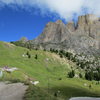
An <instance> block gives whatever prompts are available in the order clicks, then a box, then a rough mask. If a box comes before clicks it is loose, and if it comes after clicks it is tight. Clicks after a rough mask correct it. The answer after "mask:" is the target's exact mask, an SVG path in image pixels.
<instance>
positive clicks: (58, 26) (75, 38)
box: [31, 14, 100, 54]
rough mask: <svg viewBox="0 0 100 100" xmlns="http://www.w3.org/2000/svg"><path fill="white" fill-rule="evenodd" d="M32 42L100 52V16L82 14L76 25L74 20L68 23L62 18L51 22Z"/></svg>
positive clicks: (53, 46) (47, 46)
mask: <svg viewBox="0 0 100 100" xmlns="http://www.w3.org/2000/svg"><path fill="white" fill-rule="evenodd" d="M31 43H33V44H34V45H35V46H37V47H39V46H42V47H43V48H45V49H50V48H54V49H64V50H68V49H72V50H74V51H75V52H78V53H79V52H80V53H90V54H98V53H99V54H100V21H99V18H98V17H96V16H95V15H92V14H90V15H84V16H80V17H79V18H78V23H77V26H76V27H75V25H74V22H69V23H68V24H66V25H65V24H64V23H63V22H62V21H61V20H58V21H56V22H55V23H53V22H49V23H48V24H47V25H46V27H45V29H44V31H43V33H42V34H41V35H40V36H39V37H37V38H36V39H35V40H32V41H31ZM36 44H38V45H36Z"/></svg>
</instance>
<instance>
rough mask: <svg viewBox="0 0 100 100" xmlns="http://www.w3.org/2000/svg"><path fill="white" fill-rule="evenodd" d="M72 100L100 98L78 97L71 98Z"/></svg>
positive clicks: (99, 99) (98, 99)
mask: <svg viewBox="0 0 100 100" xmlns="http://www.w3.org/2000/svg"><path fill="white" fill-rule="evenodd" d="M70 100H100V98H91V97H77V98H71V99H70Z"/></svg>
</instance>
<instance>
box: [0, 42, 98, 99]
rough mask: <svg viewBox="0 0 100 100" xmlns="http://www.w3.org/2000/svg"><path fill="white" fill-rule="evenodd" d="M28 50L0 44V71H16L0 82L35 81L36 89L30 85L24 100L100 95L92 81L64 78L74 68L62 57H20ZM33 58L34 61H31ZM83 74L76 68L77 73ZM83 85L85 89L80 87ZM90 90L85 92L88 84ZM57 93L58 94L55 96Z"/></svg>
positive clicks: (35, 52)
mask: <svg viewBox="0 0 100 100" xmlns="http://www.w3.org/2000/svg"><path fill="white" fill-rule="evenodd" d="M27 51H29V50H28V49H26V48H22V47H18V46H15V45H13V44H10V43H6V42H0V68H2V67H4V66H9V67H17V68H18V69H19V70H18V71H14V72H12V73H7V72H4V73H3V77H2V78H0V80H1V81H6V80H11V81H16V80H20V81H29V79H31V80H33V81H35V80H36V81H39V82H40V83H39V84H38V85H37V86H32V85H30V87H29V89H28V90H27V93H26V96H25V99H26V100H53V99H54V100H65V99H66V100H67V99H69V98H70V97H77V96H98V97H99V96H100V85H96V82H95V81H92V82H89V81H86V80H84V79H79V78H73V79H69V78H67V73H68V72H69V71H70V70H71V67H73V68H74V69H76V68H77V66H76V65H75V64H74V63H72V62H69V61H68V60H67V59H65V58H60V57H59V56H58V55H56V54H53V53H50V52H47V51H41V50H32V51H29V53H30V54H31V58H28V57H23V55H25V54H26V53H27ZM35 55H37V59H35ZM79 72H81V73H83V71H81V69H78V71H77V73H79ZM60 79H61V80H60ZM84 84H87V86H84ZM90 84H91V85H92V88H91V89H89V85H90ZM57 91H60V93H58V94H57V95H55V93H57Z"/></svg>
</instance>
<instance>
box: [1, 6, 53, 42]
mask: <svg viewBox="0 0 100 100" xmlns="http://www.w3.org/2000/svg"><path fill="white" fill-rule="evenodd" d="M34 10H35V9H33V10H32V11H33V12H32V13H30V12H29V11H25V10H23V9H20V10H13V9H11V8H9V7H4V8H3V9H1V10H0V41H16V40H19V39H20V38H21V37H27V38H28V39H33V38H35V37H37V36H38V35H39V34H40V33H42V31H43V29H44V27H45V25H46V24H47V23H48V22H49V21H54V20H55V19H54V18H52V17H43V16H41V15H40V14H39V13H38V14H34V12H35V11H34Z"/></svg>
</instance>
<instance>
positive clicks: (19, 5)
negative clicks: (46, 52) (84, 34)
mask: <svg viewBox="0 0 100 100" xmlns="http://www.w3.org/2000/svg"><path fill="white" fill-rule="evenodd" d="M84 14H95V15H97V16H100V0H0V40H1V41H16V40H19V39H20V38H21V37H27V38H28V39H34V38H35V37H37V36H38V35H39V34H41V33H42V31H43V29H44V27H45V25H46V24H47V23H48V22H49V21H53V22H54V21H56V20H57V19H61V20H63V22H68V21H70V20H73V19H74V20H77V18H78V16H80V15H84Z"/></svg>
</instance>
